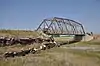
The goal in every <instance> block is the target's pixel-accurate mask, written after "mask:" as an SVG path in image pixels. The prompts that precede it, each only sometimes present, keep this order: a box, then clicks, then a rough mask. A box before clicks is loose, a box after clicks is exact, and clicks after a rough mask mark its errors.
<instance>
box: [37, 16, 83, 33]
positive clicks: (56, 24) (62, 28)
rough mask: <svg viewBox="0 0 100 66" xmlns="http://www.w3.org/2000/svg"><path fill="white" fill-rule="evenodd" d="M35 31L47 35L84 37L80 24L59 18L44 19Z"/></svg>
mask: <svg viewBox="0 0 100 66" xmlns="http://www.w3.org/2000/svg"><path fill="white" fill-rule="evenodd" d="M37 31H43V32H44V33H46V34H49V35H85V31H84V28H83V26H82V24H80V23H78V22H76V21H74V20H70V19H65V18H59V17H54V18H50V19H44V20H43V22H42V23H41V24H40V25H39V27H38V28H37Z"/></svg>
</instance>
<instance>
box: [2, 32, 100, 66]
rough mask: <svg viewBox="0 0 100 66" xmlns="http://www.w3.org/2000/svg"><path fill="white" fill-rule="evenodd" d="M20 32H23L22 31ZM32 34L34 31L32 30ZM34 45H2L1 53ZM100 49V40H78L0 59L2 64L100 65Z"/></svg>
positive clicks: (32, 65) (35, 65) (13, 65)
mask: <svg viewBox="0 0 100 66" xmlns="http://www.w3.org/2000/svg"><path fill="white" fill-rule="evenodd" d="M1 33H2V32H1ZM8 33H9V32H8ZM25 33H26V32H25ZM20 34H22V33H21V32H20ZM32 34H34V33H33V32H32ZM16 35H17V34H16ZM58 39H59V38H58ZM60 39H61V38H60ZM32 46H33V45H27V46H22V45H14V46H9V47H7V46H6V47H0V54H3V53H4V52H5V51H9V50H19V49H21V48H28V47H32ZM72 47H79V48H80V47H93V48H95V49H84V50H83V49H79V48H78V49H77V48H75V49H72ZM94 50H98V51H94ZM99 50H100V41H99V40H98V41H89V42H78V43H74V44H66V45H63V46H61V47H54V48H51V49H47V50H45V51H41V52H39V53H37V54H28V55H26V56H23V57H14V58H7V59H0V66H100V51H99Z"/></svg>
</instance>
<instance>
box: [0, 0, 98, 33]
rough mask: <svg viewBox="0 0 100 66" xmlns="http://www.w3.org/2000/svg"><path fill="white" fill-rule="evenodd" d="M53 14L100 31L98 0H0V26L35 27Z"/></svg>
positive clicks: (10, 27)
mask: <svg viewBox="0 0 100 66" xmlns="http://www.w3.org/2000/svg"><path fill="white" fill-rule="evenodd" d="M55 16H56V17H64V18H69V19H72V20H75V21H78V22H80V23H82V24H83V25H84V27H85V29H86V30H87V31H93V32H95V33H100V0H0V28H4V29H36V28H37V27H38V26H39V24H40V23H41V22H42V20H43V19H44V18H50V17H55Z"/></svg>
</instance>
